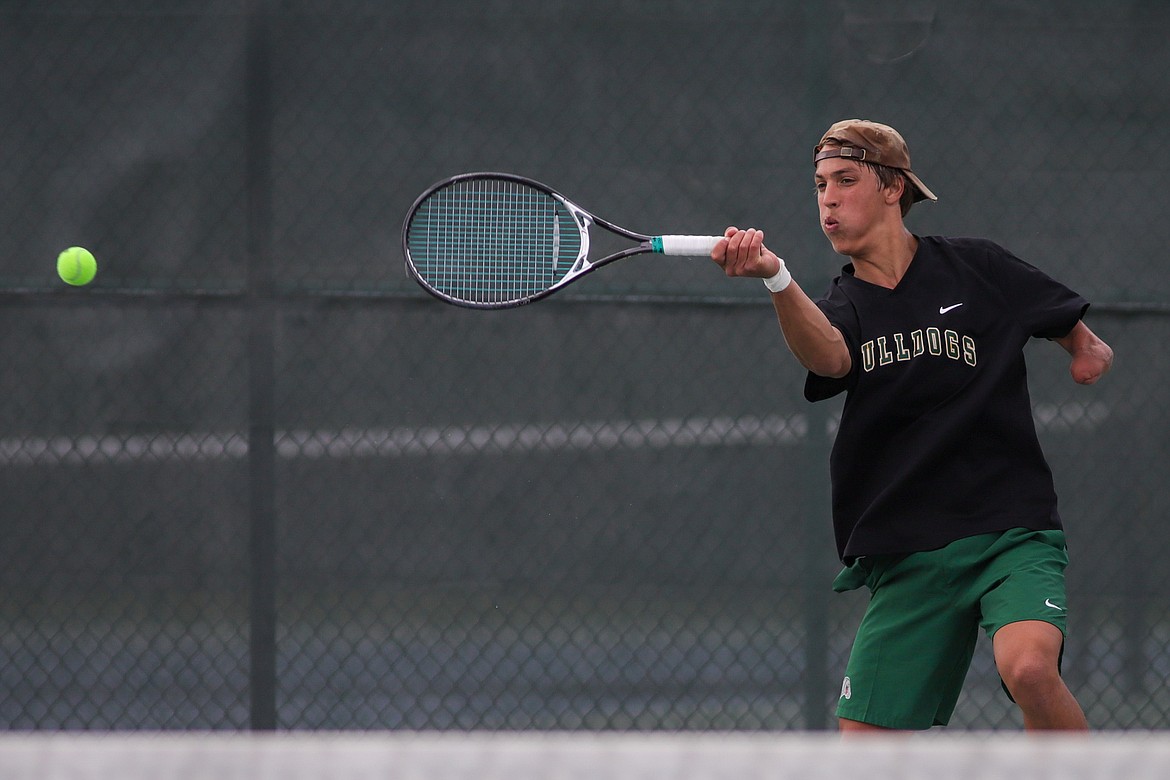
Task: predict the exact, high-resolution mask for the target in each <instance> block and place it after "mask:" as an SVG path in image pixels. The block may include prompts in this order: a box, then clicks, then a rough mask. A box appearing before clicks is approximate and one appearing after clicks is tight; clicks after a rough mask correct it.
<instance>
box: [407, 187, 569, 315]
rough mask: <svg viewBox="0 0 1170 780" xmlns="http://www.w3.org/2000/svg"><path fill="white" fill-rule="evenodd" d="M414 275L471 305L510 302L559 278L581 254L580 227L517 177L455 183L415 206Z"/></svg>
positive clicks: (551, 200)
mask: <svg viewBox="0 0 1170 780" xmlns="http://www.w3.org/2000/svg"><path fill="white" fill-rule="evenodd" d="M407 246H408V249H409V253H410V260H411V264H412V265H413V266H414V269H415V271H416V272H417V273H418V275H419V277H420V278H421V279H422V280H423V281H424V282H425V283H426V284H428V285H430V286H431V287H432V288H433V289H435V290H436V291H438V292H439V293H441V294H442V295H445V296H447V297H450V298H453V299H456V300H458V301H462V302H466V303H471V304H501V303H508V302H518V301H522V300H525V299H528V298H531V297H533V296H535V295H539V294H540V293H543V292H545V291H547V290H549V289H550V288H552V287H553V286H555V285H556V284H557V283H559V282H560V281H562V280H563V279H564V278H565V277H566V275H568V274H569V272H570V271H571V270H572V268H573V266H574V264H575V263H576V261H577V259H578V256H579V254H580V252H581V246H582V236H581V228H579V227H578V225H577V221H576V219H575V217H574V216H573V214H572V213H571V212H570V211H569V210H568V209H567V208H565V206H564V205H563V204H562V203H561V202H560V201H559V200H557V199H556V198H554V197H553V196H551V195H549V194H548V193H546V192H543V191H542V190H539V189H536V188H534V187H530V186H528V185H526V184H523V183H521V182H516V181H511V180H505V179H493V178H480V179H470V180H463V181H457V182H453V183H451V184H449V185H448V186H445V187H443V188H440V189H439V190H436V191H435V192H434V193H432V194H431V195H430V196H429V197H428V198H427V199H426V200H424V201H423V202H422V203H421V204H419V206H418V208H417V209H416V212H415V215H414V217H413V218H412V220H411V223H410V226H409V229H408V233H407Z"/></svg>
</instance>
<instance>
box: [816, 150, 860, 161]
mask: <svg viewBox="0 0 1170 780" xmlns="http://www.w3.org/2000/svg"><path fill="white" fill-rule="evenodd" d="M868 153H869V150H868V149H861V148H859V147H856V146H838V147H836V148H834V149H825V150H823V151H820V152H817V153H816V156H815V157H814V158H813V162H814V163H819V162H820V161H821V160H827V159H829V158H830V157H845V158H848V159H851V160H857V161H858V162H864V161H865V158H866V155H867V154H868Z"/></svg>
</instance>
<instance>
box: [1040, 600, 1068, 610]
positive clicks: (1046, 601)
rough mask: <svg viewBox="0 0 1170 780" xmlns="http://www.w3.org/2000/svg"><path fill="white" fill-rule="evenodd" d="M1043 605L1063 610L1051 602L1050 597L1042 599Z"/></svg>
mask: <svg viewBox="0 0 1170 780" xmlns="http://www.w3.org/2000/svg"><path fill="white" fill-rule="evenodd" d="M1044 606H1046V607H1052V608H1053V609H1059V610H1060V611H1061V612H1064V607H1058V606H1056V605H1055V604H1053V603H1052V599H1044Z"/></svg>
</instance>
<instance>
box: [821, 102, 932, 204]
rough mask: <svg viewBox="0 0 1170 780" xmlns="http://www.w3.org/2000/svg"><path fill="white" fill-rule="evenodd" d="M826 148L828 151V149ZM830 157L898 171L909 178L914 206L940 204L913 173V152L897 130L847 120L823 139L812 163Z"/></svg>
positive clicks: (866, 122)
mask: <svg viewBox="0 0 1170 780" xmlns="http://www.w3.org/2000/svg"><path fill="white" fill-rule="evenodd" d="M826 145H828V146H829V148H827V149H826V148H825V147H826ZM830 157H844V158H847V159H850V160H858V161H861V162H868V163H874V164H876V165H884V166H886V167H887V168H897V169H898V170H900V171H901V172H902V173H904V174H906V178H907V179H909V180H910V182H911V183H912V184H913V185H914V189H915V190H916V192H915V193H914V202H915V203H917V202H918V201H920V200H927V199H929V200H938V196H936V195H935V194H934V193H933V192H931V191H930V188H929V187H927V186H926V185H925V184H923V183H922V179H920V178H918V176H917V175H915V173H914V171H912V170H910V149H909V148H908V147H907V146H906V141H905V140H903V138H902V136H901V135H900V134H899V133H898V131H897V130H895V129H894V128H892V127H890V126H889V125H883V124H879V123H878V122H871V121H869V120H868V119H846V120H844V121H841V122H837V123H836V124H834V125H833V126H832V127H830V128H829V129H828V131H826V132H825V134H824V135H823V136H821V142H820V143H819V144H817V146H816V149H814V150H813V163H814V164H816V163H819V162H820V161H821V160H826V159H828V158H830Z"/></svg>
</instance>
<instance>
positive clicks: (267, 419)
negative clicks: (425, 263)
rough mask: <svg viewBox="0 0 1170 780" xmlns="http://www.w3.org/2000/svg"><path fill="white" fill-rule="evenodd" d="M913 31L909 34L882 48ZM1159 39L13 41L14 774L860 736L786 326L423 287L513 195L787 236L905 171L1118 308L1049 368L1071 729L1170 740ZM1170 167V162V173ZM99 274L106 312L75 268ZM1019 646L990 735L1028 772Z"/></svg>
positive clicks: (6, 6) (120, 36)
mask: <svg viewBox="0 0 1170 780" xmlns="http://www.w3.org/2000/svg"><path fill="white" fill-rule="evenodd" d="M875 6H877V7H875ZM1167 29H1170V9H1168V8H1167V7H1165V6H1164V5H1162V4H1160V3H1155V2H1136V1H1134V2H1115V3H1110V4H1107V5H1105V4H1098V3H1089V2H1056V1H1055V0H1050V1H1044V0H1015V1H1014V2H991V3H982V4H978V6H977V7H972V4H966V3H956V2H946V1H945V0H939V1H938V2H932V1H930V0H903V1H902V2H896V3H883V4H880V6H879V5H878V4H871V3H863V2H859V1H857V2H854V1H847V0H836V1H835V2H827V3H818V4H808V3H798V2H762V1H760V2H751V1H743V2H729V3H719V4H704V3H696V2H684V1H683V0H673V1H671V0H656V1H654V2H646V3H629V2H621V1H620V0H605V1H604V2H598V3H590V4H585V5H581V4H573V3H566V2H556V1H554V2H543V3H539V4H538V3H528V2H521V1H520V0H513V1H512V2H509V1H508V0H496V1H494V2H483V3H464V2H455V0H430V2H426V3H422V2H414V1H413V0H409V1H406V0H404V1H403V2H398V3H395V4H391V5H389V6H386V5H383V4H380V3H370V2H360V1H359V0H354V1H353V2H342V1H341V0H336V1H334V2H329V1H328V0H320V1H318V2H311V1H310V0H303V1H301V0H287V1H286V2H257V3H248V2H245V1H244V0H238V1H237V2H227V1H226V0H224V1H222V2H212V3H193V2H181V1H180V0H171V1H170V2H145V0H143V1H142V2H131V1H130V0H119V2H112V3H111V2H102V3H98V2H85V1H84V0H72V1H69V2H67V1H66V0H61V1H60V2H39V3H36V4H32V3H19V2H9V3H0V72H3V73H4V74H5V75H6V78H5V79H4V82H3V84H0V117H2V119H0V149H3V154H4V160H5V162H4V165H3V166H0V204H2V209H3V212H2V213H3V214H4V217H5V219H4V223H5V229H4V230H3V231H0V358H2V360H3V365H4V368H5V370H4V371H3V372H0V419H3V420H4V425H3V429H2V430H0V481H2V485H3V496H4V500H3V502H2V504H0V532H2V538H3V543H2V544H0V726H2V727H3V728H6V729H241V728H260V729H269V728H280V729H741V730H777V729H819V728H826V727H830V726H831V725H832V721H833V719H832V715H831V713H832V707H833V703H834V702H835V700H836V696H837V689H838V686H839V680H840V676H841V674H842V673H843V670H844V664H845V660H846V658H847V655H848V651H849V644H850V641H851V639H852V634H853V630H854V629H855V627H856V623H857V621H858V619H859V617H860V614H861V611H862V610H863V609H864V597H863V596H858V595H857V594H847V595H844V596H835V595H833V594H831V593H830V592H829V583H830V581H831V578H832V576H833V574H834V573H835V571H836V566H837V564H836V561H835V559H834V554H833V546H832V541H831V534H830V531H829V519H828V482H827V472H828V467H827V458H828V452H829V448H830V447H831V443H832V434H833V430H834V424H835V418H836V415H837V413H838V411H839V406H834V404H833V403H828V404H817V405H809V404H806V403H805V402H804V401H803V400H802V398H801V386H802V382H803V375H802V373H801V371H799V370H798V368H797V366H796V363H795V361H794V360H792V358H791V357H790V356H789V355H788V354H787V350H786V348H785V347H784V344H783V340H782V339H781V338H780V336H779V334H778V331H777V328H776V326H775V323H774V318H773V314H772V312H771V307H770V306H769V304H768V301H767V299H766V296H764V295H763V294H762V292H761V291H760V289H759V285H758V284H755V283H752V284H749V283H747V282H745V281H743V280H739V281H731V280H727V279H725V278H724V277H722V276H721V275H720V274H719V273H718V269H715V268H714V267H713V266H711V265H710V264H709V263H703V262H702V261H690V260H675V259H668V260H658V261H655V260H643V259H635V260H630V261H625V262H624V263H619V264H617V265H615V266H612V267H610V268H607V269H606V270H605V271H604V272H601V273H598V274H594V275H592V276H591V277H589V278H588V279H585V280H583V281H582V282H580V283H578V284H577V285H574V288H573V289H572V290H571V291H569V292H566V293H565V294H563V295H560V296H558V297H557V298H556V299H555V300H549V301H546V302H544V303H541V304H539V305H536V306H532V307H528V308H525V309H522V310H516V311H509V312H499V313H491V314H485V313H482V312H469V311H464V310H457V309H453V308H450V307H445V306H442V305H441V304H438V303H437V302H435V301H433V300H432V299H430V298H428V297H427V296H425V295H424V294H423V293H421V292H420V291H419V290H417V289H416V288H414V287H413V285H412V284H411V283H410V282H409V281H408V280H407V278H406V276H405V274H404V272H403V270H402V258H401V253H400V250H399V241H400V238H399V232H400V228H401V221H402V218H403V217H404V216H405V213H406V210H407V209H408V207H409V205H410V203H411V202H412V200H413V198H414V197H415V195H416V194H417V193H418V192H420V191H421V190H422V189H423V188H424V187H425V186H426V185H428V184H430V183H431V182H433V181H435V180H437V179H440V178H443V177H445V176H448V175H451V174H454V173H458V172H462V171H466V170H493V169H494V170H509V171H515V172H518V173H523V174H526V175H529V176H533V177H535V178H537V179H540V180H543V181H545V182H547V183H549V184H550V185H552V186H555V187H558V188H560V189H562V190H564V191H565V192H566V193H568V194H569V195H570V197H572V198H573V199H574V200H576V201H578V202H579V203H581V204H582V205H583V206H585V207H586V208H589V209H591V210H594V211H597V212H599V213H601V214H602V215H604V216H606V217H608V218H611V219H613V220H615V221H617V222H619V223H621V224H627V225H629V226H630V227H633V228H635V229H644V230H650V231H658V232H699V233H702V232H711V231H718V230H722V228H723V227H724V226H726V225H728V224H738V225H758V226H761V227H764V228H766V229H767V230H768V235H769V244H770V245H773V246H776V247H778V248H780V251H781V252H782V254H784V256H785V257H786V258H787V259H788V262H789V264H790V266H791V267H792V268H793V271H794V273H795V274H796V276H797V277H798V278H799V279H800V280H801V282H802V285H803V286H804V287H805V288H806V289H808V290H810V291H814V292H816V291H819V290H821V289H824V288H825V287H826V286H827V284H828V281H829V279H830V278H831V277H832V276H833V275H835V273H836V271H837V269H838V268H839V266H840V262H841V261H840V259H839V258H837V257H836V256H834V255H832V253H831V251H830V250H829V248H828V246H827V244H826V242H825V241H824V239H823V238H822V237H821V236H820V235H819V231H818V230H817V228H816V222H815V207H814V199H813V197H812V187H811V162H810V157H811V147H812V145H813V144H814V143H815V141H816V139H817V138H819V135H820V133H821V132H822V131H823V129H824V128H825V127H827V126H828V125H829V123H830V122H831V121H833V120H835V119H838V118H842V117H845V116H866V117H871V118H874V119H879V120H881V121H885V122H888V123H890V124H893V125H894V126H896V127H898V128H900V129H901V130H903V132H904V133H905V135H906V136H907V138H908V140H909V142H910V145H911V147H912V149H913V152H914V161H915V167H916V169H917V170H919V172H920V173H921V174H922V176H923V177H924V178H925V179H926V181H927V182H929V183H930V186H931V187H932V189H934V190H935V191H936V192H937V193H938V194H939V195H940V198H941V200H940V201H939V203H937V204H931V205H919V206H917V207H916V208H915V209H914V211H913V212H912V213H911V215H910V218H909V223H910V226H911V227H912V229H914V230H915V232H918V233H922V234H925V233H943V234H974V235H983V236H987V237H990V238H993V239H995V240H997V241H999V242H1001V243H1003V244H1005V245H1006V246H1009V247H1010V248H1012V249H1013V250H1014V251H1016V253H1018V254H1019V255H1021V256H1022V257H1024V258H1025V259H1028V260H1029V261H1031V262H1033V263H1034V264H1036V265H1038V266H1040V267H1042V268H1044V269H1045V270H1047V271H1049V272H1050V273H1051V274H1052V275H1054V276H1056V277H1057V278H1060V279H1062V280H1063V281H1065V282H1067V283H1068V284H1069V285H1070V286H1072V287H1073V288H1074V289H1076V290H1078V291H1079V292H1081V293H1083V294H1085V295H1086V296H1087V297H1088V298H1090V299H1091V300H1092V301H1093V302H1094V308H1093V310H1092V311H1091V312H1090V315H1089V318H1090V324H1091V326H1092V327H1093V328H1094V330H1095V331H1097V332H1098V333H1099V334H1101V335H1102V336H1103V337H1104V338H1105V339H1106V340H1107V341H1108V342H1110V343H1111V344H1112V345H1113V347H1114V348H1115V350H1116V352H1117V355H1118V359H1117V365H1116V367H1115V370H1114V372H1113V373H1112V374H1111V375H1110V376H1109V377H1108V378H1107V380H1106V381H1105V382H1104V383H1102V384H1101V385H1099V386H1096V387H1093V388H1083V387H1078V386H1075V385H1074V384H1073V383H1072V382H1071V381H1070V380H1069V379H1068V376H1067V366H1066V361H1065V360H1064V359H1062V356H1061V354H1060V352H1061V351H1060V350H1059V349H1056V348H1054V347H1052V346H1051V345H1049V344H1037V345H1035V346H1034V347H1032V348H1030V352H1029V356H1030V376H1031V388H1032V393H1033V401H1034V407H1035V417H1036V420H1037V424H1038V427H1039V430H1040V434H1041V437H1042V441H1043V443H1044V445H1045V447H1046V451H1047V453H1048V455H1049V459H1050V462H1051V464H1052V467H1053V470H1054V472H1055V474H1056V479H1057V487H1058V491H1059V492H1060V494H1061V508H1062V514H1063V516H1064V518H1065V521H1066V526H1067V528H1068V533H1069V537H1070V546H1071V550H1070V552H1071V557H1072V567H1071V568H1070V570H1069V599H1070V602H1071V605H1072V617H1071V619H1070V622H1071V636H1070V639H1069V643H1068V648H1067V652H1066V657H1065V672H1066V677H1067V679H1068V680H1069V683H1070V686H1071V687H1072V688H1073V690H1074V692H1075V693H1076V694H1077V696H1078V698H1079V699H1080V701H1081V703H1082V704H1083V706H1084V707H1085V709H1086V711H1087V713H1088V716H1089V719H1090V722H1091V723H1092V724H1093V725H1094V726H1096V727H1100V728H1108V729H1132V728H1155V729H1159V728H1165V727H1166V726H1167V725H1170V693H1168V691H1170V687H1168V686H1167V681H1168V680H1170V654H1167V652H1166V647H1167V644H1168V643H1170V582H1168V577H1167V573H1166V569H1165V567H1164V565H1163V562H1164V561H1165V560H1166V558H1167V556H1168V555H1170V533H1168V532H1167V531H1166V528H1165V524H1164V523H1163V522H1162V521H1163V518H1164V516H1165V514H1166V511H1167V504H1168V500H1170V494H1168V492H1167V491H1168V488H1167V480H1166V464H1167V462H1168V455H1170V453H1168V445H1167V441H1168V439H1167V436H1166V433H1167V429H1168V426H1170V417H1168V416H1167V412H1166V410H1165V403H1164V400H1165V392H1164V390H1163V388H1164V387H1165V386H1166V385H1167V384H1168V382H1170V357H1167V354H1166V352H1165V350H1161V349H1160V348H1158V346H1157V345H1159V344H1162V343H1165V342H1166V341H1167V340H1168V339H1170V333H1168V328H1170V318H1168V315H1170V306H1168V303H1170V271H1168V270H1167V266H1166V264H1165V263H1162V262H1160V257H1161V254H1160V250H1161V249H1162V248H1163V247H1164V246H1165V245H1166V243H1167V242H1168V240H1170V228H1168V227H1167V223H1166V221H1165V219H1163V215H1162V206H1163V203H1162V199H1161V198H1160V197H1159V196H1158V193H1159V192H1160V190H1159V185H1160V183H1161V181H1162V180H1163V179H1164V178H1165V174H1166V169H1167V162H1166V161H1165V159H1163V158H1162V157H1161V156H1159V155H1158V154H1157V153H1156V152H1157V140H1156V139H1158V138H1159V137H1160V135H1161V128H1162V125H1163V123H1164V121H1165V119H1166V117H1167V108H1166V106H1165V100H1164V96H1165V95H1166V94H1168V93H1170V83H1168V82H1170V76H1168V75H1167V74H1170V67H1168V66H1170V56H1168V55H1167V54H1165V47H1164V46H1163V45H1162V39H1163V38H1164V36H1165V32H1166V30H1167ZM1151 152H1153V153H1151ZM73 244H81V245H85V246H88V247H90V248H91V249H93V250H94V252H95V254H96V255H97V257H98V261H99V264H100V269H99V273H98V277H97V279H96V281H95V282H94V283H93V284H92V285H90V286H89V287H86V288H81V289H65V288H64V285H62V284H61V283H59V282H58V281H57V280H56V279H55V277H54V276H53V262H52V260H53V258H54V257H55V256H56V253H57V252H58V251H60V250H61V249H63V248H64V247H66V246H69V245H73ZM1017 718H1018V716H1017V715H1016V713H1015V712H1014V709H1013V708H1012V706H1011V705H1010V703H1009V702H1008V701H1007V699H1006V697H1004V696H1003V694H1002V693H1001V692H1000V691H999V683H998V678H997V677H996V675H995V670H994V666H993V664H992V661H991V657H990V649H989V645H988V643H987V642H986V641H985V640H981V644H980V648H979V651H978V653H977V656H976V660H975V664H974V666H973V668H972V671H971V674H970V676H969V679H968V685H967V688H966V690H965V692H964V698H963V700H962V701H961V702H960V705H959V707H958V711H957V713H956V716H955V718H954V720H953V721H952V724H953V725H954V726H957V727H960V728H973V729H995V728H1015V727H1018V726H1019V722H1018V719H1017Z"/></svg>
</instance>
